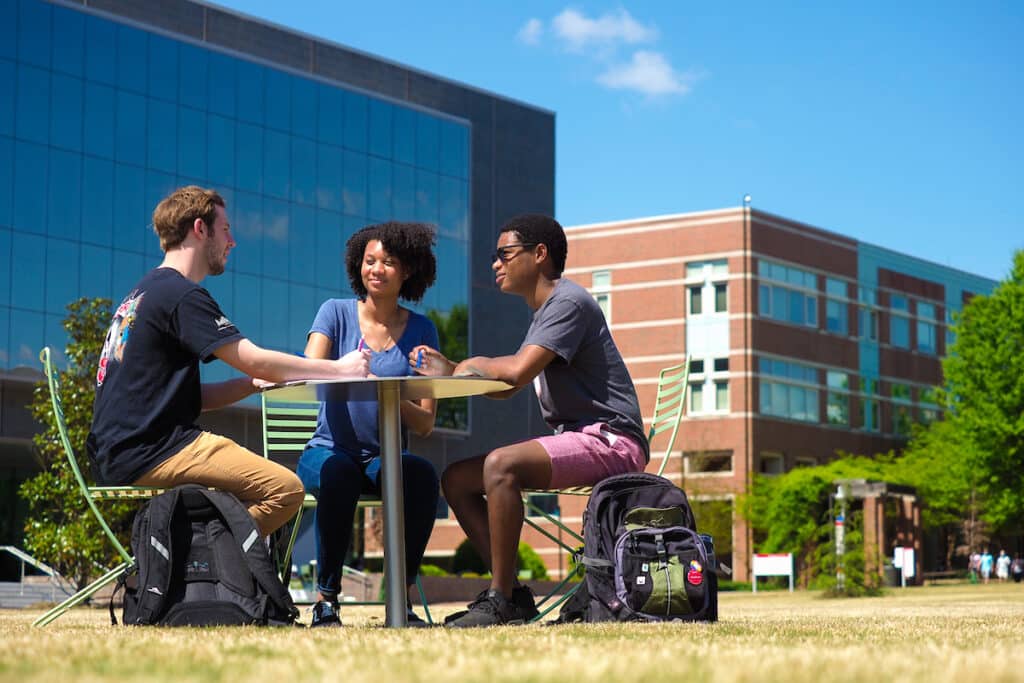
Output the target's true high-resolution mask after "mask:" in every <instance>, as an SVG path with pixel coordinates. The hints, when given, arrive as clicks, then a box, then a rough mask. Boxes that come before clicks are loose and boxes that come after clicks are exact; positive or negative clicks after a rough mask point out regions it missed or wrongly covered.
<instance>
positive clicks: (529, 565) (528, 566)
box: [519, 542, 548, 581]
mask: <svg viewBox="0 0 1024 683" xmlns="http://www.w3.org/2000/svg"><path fill="white" fill-rule="evenodd" d="M519 571H520V573H528V574H529V576H527V577H526V578H530V579H534V580H537V581H546V580H547V578H548V568H547V567H546V566H545V565H544V560H542V559H540V555H538V554H537V551H536V550H534V549H533V548H531V547H530V544H529V543H522V542H520V544H519Z"/></svg>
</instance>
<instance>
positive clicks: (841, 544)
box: [835, 484, 846, 591]
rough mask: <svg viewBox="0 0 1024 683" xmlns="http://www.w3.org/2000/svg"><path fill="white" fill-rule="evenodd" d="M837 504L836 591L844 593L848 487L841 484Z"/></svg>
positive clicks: (837, 489)
mask: <svg viewBox="0 0 1024 683" xmlns="http://www.w3.org/2000/svg"><path fill="white" fill-rule="evenodd" d="M835 501H836V504H837V505H838V506H839V512H838V514H837V515H836V523H835V529H836V590H837V591H843V590H844V589H845V588H846V575H845V574H844V573H843V555H844V554H845V553H846V540H845V538H844V537H845V531H846V485H845V484H839V485H838V486H837V487H836V497H835Z"/></svg>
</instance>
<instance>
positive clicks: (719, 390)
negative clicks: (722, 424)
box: [715, 380, 729, 413]
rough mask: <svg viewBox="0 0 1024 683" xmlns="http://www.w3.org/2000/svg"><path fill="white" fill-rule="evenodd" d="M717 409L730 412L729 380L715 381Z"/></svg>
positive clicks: (721, 411)
mask: <svg viewBox="0 0 1024 683" xmlns="http://www.w3.org/2000/svg"><path fill="white" fill-rule="evenodd" d="M715 410H716V411H717V412H720V413H726V412H729V380H716V381H715Z"/></svg>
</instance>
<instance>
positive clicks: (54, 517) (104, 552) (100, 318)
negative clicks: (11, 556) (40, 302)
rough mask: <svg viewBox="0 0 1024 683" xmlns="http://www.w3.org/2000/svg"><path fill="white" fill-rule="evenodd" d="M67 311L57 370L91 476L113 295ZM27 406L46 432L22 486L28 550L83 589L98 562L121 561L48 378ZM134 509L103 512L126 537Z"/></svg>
mask: <svg viewBox="0 0 1024 683" xmlns="http://www.w3.org/2000/svg"><path fill="white" fill-rule="evenodd" d="M67 308H68V316H67V318H65V319H64V329H65V331H67V333H68V338H69V340H70V341H69V344H68V347H67V349H66V352H65V353H66V356H67V361H68V367H67V369H66V370H63V371H61V372H60V373H59V374H60V383H61V384H60V391H61V403H62V405H63V408H64V418H65V423H66V426H67V430H68V438H69V440H70V441H71V445H72V447H73V448H74V451H75V455H76V457H77V458H78V467H79V469H80V470H81V471H82V473H83V475H84V476H85V477H86V480H87V481H89V480H90V479H91V477H90V474H89V473H90V467H89V463H88V462H87V461H88V458H87V457H86V455H85V439H86V437H87V436H88V434H89V428H90V426H91V424H92V404H93V397H94V395H95V386H96V368H97V362H98V361H99V357H100V351H101V349H102V348H103V340H104V337H105V335H106V330H107V326H108V325H109V324H110V300H109V299H85V298H83V299H78V300H76V301H74V302H72V303H70V304H68V306H67ZM29 408H30V410H31V411H32V415H33V417H35V419H36V420H37V421H38V422H39V423H40V424H42V425H44V429H43V431H42V432H40V433H39V434H37V435H36V436H35V437H34V438H33V443H34V445H35V448H36V452H37V455H38V457H39V459H40V463H41V464H42V466H43V471H42V472H40V473H39V474H38V475H36V476H35V477H33V478H31V479H28V480H27V481H25V482H24V483H23V484H22V485H21V487H20V488H19V491H18V494H19V495H20V496H21V497H22V498H23V499H24V500H25V501H26V502H27V504H28V515H27V517H26V521H25V547H26V549H27V550H28V552H29V553H31V554H32V555H34V556H35V557H37V558H38V559H40V560H42V561H43V562H46V563H47V564H49V565H50V566H52V567H53V568H54V569H56V570H57V571H58V572H60V573H61V574H62V575H64V576H66V577H68V578H70V579H71V580H72V581H74V582H75V583H76V584H77V585H79V586H82V585H85V584H86V583H88V581H89V578H90V577H91V576H93V575H94V574H95V572H96V570H97V568H98V566H100V567H102V566H109V565H112V564H116V563H117V562H119V561H120V558H119V557H118V555H117V552H116V550H114V548H113V547H112V546H111V544H110V542H109V541H108V540H107V537H106V535H105V534H104V533H103V531H102V529H101V528H100V525H99V523H98V522H97V521H96V518H95V517H94V516H93V514H92V512H91V511H90V510H89V508H88V505H87V504H86V502H85V500H83V498H82V494H81V492H80V490H79V488H78V483H77V482H76V481H75V476H74V473H73V472H72V471H71V467H70V466H69V465H68V463H67V459H66V458H65V455H64V449H63V447H62V446H61V442H60V435H59V433H58V431H57V425H56V422H55V420H54V416H53V408H52V405H51V403H50V391H49V388H48V387H47V384H46V382H45V381H43V382H40V383H39V384H37V385H36V387H35V389H34V391H33V395H32V403H31V404H30V405H29ZM134 508H135V506H133V505H131V504H129V503H116V504H112V505H106V504H105V507H104V516H105V518H106V520H107V522H108V523H109V524H110V525H111V527H112V529H113V530H114V532H115V533H118V532H120V535H121V537H122V538H124V536H125V533H126V532H127V531H128V530H129V529H130V526H131V518H132V513H133V512H134Z"/></svg>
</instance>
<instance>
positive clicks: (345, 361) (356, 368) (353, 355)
mask: <svg viewBox="0 0 1024 683" xmlns="http://www.w3.org/2000/svg"><path fill="white" fill-rule="evenodd" d="M334 365H335V367H336V368H337V369H338V374H339V375H340V376H342V377H366V376H367V375H368V374H370V349H366V348H364V349H359V350H357V351H349V352H348V353H346V354H345V355H344V356H342V357H341V358H339V359H338V360H336V361H334Z"/></svg>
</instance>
